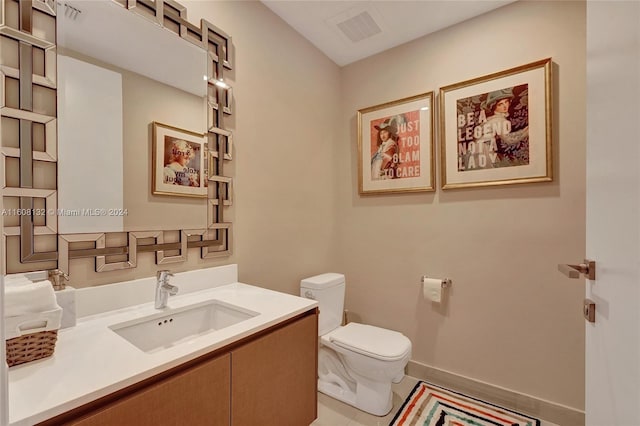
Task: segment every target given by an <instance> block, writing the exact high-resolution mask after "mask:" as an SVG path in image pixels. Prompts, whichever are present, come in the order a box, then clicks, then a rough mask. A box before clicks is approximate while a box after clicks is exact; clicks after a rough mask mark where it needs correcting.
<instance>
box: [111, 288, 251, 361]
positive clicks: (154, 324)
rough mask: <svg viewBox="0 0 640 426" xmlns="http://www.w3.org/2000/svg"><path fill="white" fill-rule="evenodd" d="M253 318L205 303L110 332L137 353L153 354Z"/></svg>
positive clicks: (228, 307)
mask: <svg viewBox="0 0 640 426" xmlns="http://www.w3.org/2000/svg"><path fill="white" fill-rule="evenodd" d="M256 315H258V313H257V312H254V311H250V310H248V309H244V308H241V307H239V306H234V305H231V304H229V303H225V302H221V301H219V300H208V301H205V302H201V303H196V304H194V305H189V306H185V307H182V308H176V309H171V310H170V311H168V312H167V311H162V312H158V313H157V314H153V315H149V316H146V317H143V318H137V319H134V320H131V321H125V322H122V323H119V324H114V325H112V326H110V327H109V328H110V329H111V330H112V331H114V332H115V333H117V334H118V335H120V336H121V337H123V338H124V339H126V340H127V341H129V342H130V343H131V344H133V345H134V346H136V347H137V348H138V349H140V350H142V351H144V352H148V353H153V352H157V351H159V350H162V349H166V348H170V347H172V346H176V345H178V344H180V343H184V342H188V341H190V340H193V339H194V338H196V337H198V336H202V335H204V334H207V333H211V332H213V331H216V330H220V329H222V328H225V327H229V326H231V325H234V324H237V323H239V322H242V321H245V320H247V319H249V318H252V317H255V316H256Z"/></svg>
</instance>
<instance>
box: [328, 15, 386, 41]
mask: <svg viewBox="0 0 640 426" xmlns="http://www.w3.org/2000/svg"><path fill="white" fill-rule="evenodd" d="M350 12H351V13H347V14H341V15H340V16H335V17H333V18H332V19H330V20H328V21H327V22H329V23H331V24H333V25H335V26H336V27H337V28H338V29H339V30H340V31H341V32H342V34H343V35H345V36H346V37H347V38H348V39H349V40H351V41H352V42H354V43H356V42H358V41H360V40H364V39H365V38H369V37H371V36H374V35H376V34H379V33H381V32H382V29H381V28H380V27H379V26H378V24H377V23H376V21H375V20H374V19H373V17H372V16H371V14H370V13H369V11H367V10H365V11H361V12H359V13H357V14H354V13H353V10H351V11H350ZM345 15H347V16H345Z"/></svg>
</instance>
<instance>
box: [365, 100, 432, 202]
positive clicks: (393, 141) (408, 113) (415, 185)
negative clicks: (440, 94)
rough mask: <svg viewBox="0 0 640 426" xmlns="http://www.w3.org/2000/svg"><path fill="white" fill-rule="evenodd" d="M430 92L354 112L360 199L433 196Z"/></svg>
mask: <svg viewBox="0 0 640 426" xmlns="http://www.w3.org/2000/svg"><path fill="white" fill-rule="evenodd" d="M433 100H434V92H427V93H423V94H420V95H416V96H411V97H408V98H403V99H398V100H396V101H393V102H387V103H384V104H380V105H375V106H372V107H368V108H364V109H361V110H359V111H358V191H359V193H360V195H375V194H392V193H405V192H423V191H435V149H434V105H433Z"/></svg>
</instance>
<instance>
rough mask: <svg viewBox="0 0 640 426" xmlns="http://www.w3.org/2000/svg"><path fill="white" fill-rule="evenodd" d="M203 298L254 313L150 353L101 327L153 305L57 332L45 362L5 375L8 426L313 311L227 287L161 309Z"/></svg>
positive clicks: (279, 297)
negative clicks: (7, 385) (7, 390)
mask: <svg viewBox="0 0 640 426" xmlns="http://www.w3.org/2000/svg"><path fill="white" fill-rule="evenodd" d="M210 299H217V300H220V301H222V302H227V303H230V304H232V305H237V306H240V307H242V308H245V309H249V310H251V311H255V312H258V313H259V315H257V316H255V317H252V318H249V319H247V320H244V321H242V322H240V323H237V324H234V325H231V326H229V327H226V328H223V329H221V330H216V331H212V332H210V333H208V334H205V335H202V336H198V337H196V338H194V339H193V340H191V341H189V342H186V343H182V344H179V345H176V346H173V347H170V348H167V349H163V350H160V351H158V352H155V353H145V352H142V351H141V350H140V349H138V348H137V347H135V346H133V345H132V344H131V343H129V342H128V341H126V340H125V339H124V338H122V337H120V336H119V335H117V334H116V333H115V332H113V331H112V330H111V329H109V326H110V325H113V324H118V323H121V322H123V321H128V320H131V319H135V318H139V317H146V316H148V315H151V314H154V313H157V312H159V311H158V310H157V309H155V308H154V307H153V302H150V303H144V304H141V305H137V306H131V307H126V308H121V309H117V310H113V311H110V312H104V313H100V314H96V315H93V316H88V317H84V318H81V319H80V320H79V321H78V323H77V325H76V326H75V327H71V328H67V329H63V330H60V331H59V332H58V342H57V344H56V348H55V352H54V354H53V356H51V357H49V358H45V359H42V360H37V361H33V362H30V363H27V364H22V365H18V366H15V367H12V368H10V369H9V422H10V426H26V425H29V426H30V425H33V424H35V423H38V422H41V421H44V420H46V419H49V418H51V417H54V416H56V415H58V414H61V413H64V412H66V411H69V410H71V409H73V408H76V407H79V406H81V405H83V404H86V403H88V402H91V401H93V400H95V399H97V398H100V397H103V396H105V395H108V394H110V393H113V392H115V391H117V390H119V389H123V388H125V387H127V386H129V385H132V384H134V383H136V382H139V381H141V380H143V379H146V378H148V377H151V376H153V375H155V374H157V373H160V372H162V371H165V370H167V369H169V368H172V367H175V366H177V365H180V364H182V363H184V362H186V361H189V360H192V359H194V358H197V357H198V356H200V355H204V354H206V353H208V352H211V351H213V350H215V349H218V348H222V347H224V346H226V345H228V344H230V343H233V342H235V341H238V340H240V339H242V338H244V337H247V336H249V335H251V334H253V333H256V332H258V331H260V330H264V329H266V328H268V327H270V326H272V325H275V324H278V323H279V322H281V321H283V320H286V319H288V318H292V317H294V316H296V315H298V314H300V313H303V312H306V311H308V310H310V309H313V308H314V307H316V306H317V302H315V301H313V300H309V299H304V298H300V297H296V296H292V295H289V294H285V293H279V292H275V291H271V290H267V289H263V288H260V287H255V286H251V285H247V284H242V283H233V284H227V285H224V286H220V287H215V288H210V289H206V290H201V291H197V292H194V293H188V294H185V295H182V296H181V295H177V296H172V297H170V298H169V303H168V308H169V309H171V308H179V307H182V306H186V305H191V304H194V303H198V302H201V301H205V300H210Z"/></svg>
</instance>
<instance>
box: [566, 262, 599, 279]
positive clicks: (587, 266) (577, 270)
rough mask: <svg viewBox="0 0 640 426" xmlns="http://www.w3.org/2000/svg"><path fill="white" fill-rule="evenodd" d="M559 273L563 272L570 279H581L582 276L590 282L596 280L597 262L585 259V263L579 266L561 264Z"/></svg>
mask: <svg viewBox="0 0 640 426" xmlns="http://www.w3.org/2000/svg"><path fill="white" fill-rule="evenodd" d="M558 271H560V272H562V273H563V274H565V275H566V276H567V277H569V278H580V274H584V276H585V277H586V278H588V279H590V280H595V279H596V262H595V261H594V260H587V259H585V260H584V262H583V263H579V264H577V265H571V264H559V265H558Z"/></svg>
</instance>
